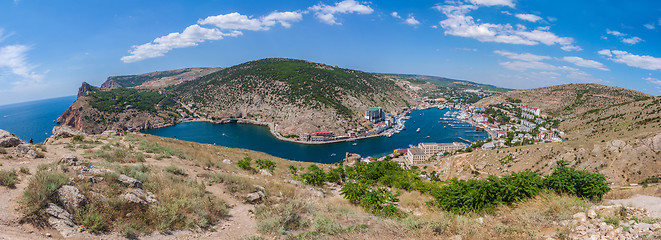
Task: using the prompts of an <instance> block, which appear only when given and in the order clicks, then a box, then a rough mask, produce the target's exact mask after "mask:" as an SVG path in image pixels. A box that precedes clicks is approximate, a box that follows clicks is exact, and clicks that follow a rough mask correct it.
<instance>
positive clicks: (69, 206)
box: [57, 185, 87, 212]
mask: <svg viewBox="0 0 661 240" xmlns="http://www.w3.org/2000/svg"><path fill="white" fill-rule="evenodd" d="M57 199H58V200H59V201H60V203H62V205H63V206H64V209H66V210H67V211H69V212H76V210H77V209H78V208H80V207H83V206H85V205H86V204H87V198H86V197H85V195H83V194H82V193H81V192H80V190H78V188H76V187H74V186H69V185H64V186H62V187H60V189H58V190H57Z"/></svg>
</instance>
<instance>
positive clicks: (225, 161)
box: [223, 159, 232, 164]
mask: <svg viewBox="0 0 661 240" xmlns="http://www.w3.org/2000/svg"><path fill="white" fill-rule="evenodd" d="M223 163H224V164H232V160H229V159H224V160H223Z"/></svg>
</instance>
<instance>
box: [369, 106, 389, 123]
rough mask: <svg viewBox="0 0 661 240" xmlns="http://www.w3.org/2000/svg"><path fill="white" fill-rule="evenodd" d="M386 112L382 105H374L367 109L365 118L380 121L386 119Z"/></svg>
mask: <svg viewBox="0 0 661 240" xmlns="http://www.w3.org/2000/svg"><path fill="white" fill-rule="evenodd" d="M385 117H386V114H385V112H383V109H381V108H380V107H372V108H368V109H367V110H365V119H367V120H369V121H370V122H373V123H375V122H380V121H383V120H385Z"/></svg>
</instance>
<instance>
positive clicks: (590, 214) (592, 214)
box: [587, 209, 597, 219]
mask: <svg viewBox="0 0 661 240" xmlns="http://www.w3.org/2000/svg"><path fill="white" fill-rule="evenodd" d="M587 216H588V218H590V219H595V218H596V217H597V212H595V211H594V209H589V210H588V212H587Z"/></svg>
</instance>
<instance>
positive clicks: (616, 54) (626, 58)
mask: <svg viewBox="0 0 661 240" xmlns="http://www.w3.org/2000/svg"><path fill="white" fill-rule="evenodd" d="M599 54H601V55H604V56H607V57H608V59H610V60H611V61H613V62H618V63H624V64H626V65H628V66H630V67H637V68H642V69H646V70H661V58H656V57H652V56H640V55H635V54H631V53H628V52H625V51H619V50H609V49H604V50H601V51H599Z"/></svg>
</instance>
